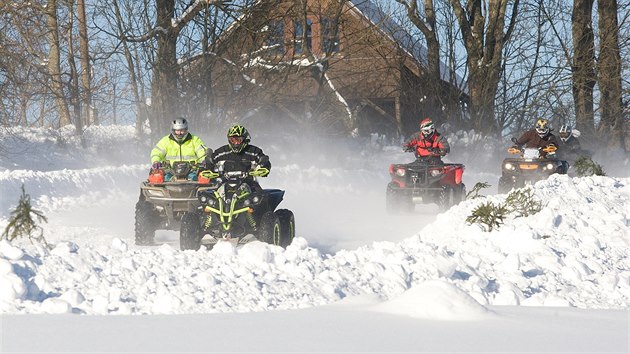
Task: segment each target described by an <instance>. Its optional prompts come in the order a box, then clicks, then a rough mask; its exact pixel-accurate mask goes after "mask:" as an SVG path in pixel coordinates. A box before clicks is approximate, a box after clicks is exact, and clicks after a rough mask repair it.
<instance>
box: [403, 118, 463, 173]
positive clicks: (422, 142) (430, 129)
mask: <svg viewBox="0 0 630 354" xmlns="http://www.w3.org/2000/svg"><path fill="white" fill-rule="evenodd" d="M403 147H404V150H405V151H409V152H411V151H413V152H414V153H415V155H416V158H417V159H418V160H419V161H422V162H426V163H428V164H441V163H442V159H441V157H442V156H446V154H448V153H449V152H450V151H451V147H450V146H449V145H448V141H446V138H445V137H443V136H442V135H440V133H438V132H437V130H435V125H434V124H433V121H432V120H431V119H429V118H425V119H423V120H422V122H420V131H419V132H417V133H414V134H413V135H412V136H411V138H410V139H409V141H407V142H406V143H405V144H404V145H403Z"/></svg>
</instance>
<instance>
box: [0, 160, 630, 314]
mask: <svg viewBox="0 0 630 354" xmlns="http://www.w3.org/2000/svg"><path fill="white" fill-rule="evenodd" d="M130 171H137V169H134V168H131V169H130ZM130 173H132V172H130ZM133 173H135V172H133ZM533 191H534V193H535V195H536V197H537V198H539V199H540V200H541V201H542V202H543V203H544V205H545V206H544V207H543V209H542V211H540V212H539V213H537V214H535V215H532V216H529V217H522V218H513V219H508V220H506V222H505V224H504V225H503V226H501V227H500V228H499V229H498V230H496V231H492V232H484V231H482V230H481V229H480V228H479V226H478V225H469V224H467V223H466V222H465V219H466V216H467V215H469V214H470V212H471V210H472V209H473V208H474V207H475V206H477V205H479V204H480V203H482V202H484V201H487V200H492V201H496V202H499V201H502V200H503V199H505V197H506V196H505V195H494V196H488V197H482V198H476V199H472V200H467V201H465V202H462V203H460V204H459V205H457V206H455V207H453V208H451V209H450V210H449V211H447V212H445V213H443V214H439V215H438V216H437V218H436V220H435V222H433V223H431V224H430V225H428V226H427V227H425V228H424V229H422V230H421V231H420V232H419V233H418V234H417V235H415V236H413V237H410V238H408V239H405V240H404V241H403V242H399V243H392V242H376V243H374V244H372V245H369V246H364V247H361V248H358V249H355V250H342V251H340V252H337V253H335V254H322V253H320V251H318V250H317V249H315V248H312V247H309V245H308V241H307V240H306V239H303V238H296V239H295V240H294V242H293V244H292V245H291V246H289V247H288V248H287V249H286V250H283V249H281V248H279V247H275V246H270V245H267V244H263V243H260V242H254V243H250V244H247V245H245V246H243V247H241V248H238V249H235V248H234V247H233V246H231V245H230V244H220V245H218V246H217V247H215V248H214V249H213V250H211V251H207V250H200V251H197V252H193V251H184V252H182V251H179V250H178V249H174V248H173V247H171V246H169V245H162V246H159V247H153V248H151V247H147V248H140V249H137V248H132V247H129V246H128V245H127V243H126V241H125V240H122V239H119V238H113V239H112V240H111V244H110V245H109V246H108V247H94V246H91V245H81V246H79V245H78V244H77V243H74V242H70V241H67V242H59V243H57V244H56V246H55V248H54V249H53V250H51V251H48V250H46V249H43V248H42V247H37V246H31V245H26V244H25V245H23V246H22V247H19V248H18V247H16V246H12V245H10V244H8V243H7V242H1V243H0V311H1V312H2V313H80V314H157V313H211V312H249V311H264V310H272V309H296V308H304V307H312V306H318V305H323V304H328V303H333V302H337V301H339V300H342V299H349V298H351V297H354V296H365V295H370V294H375V295H376V296H378V297H379V298H380V299H381V300H382V301H398V302H399V303H410V304H414V305H413V306H415V309H414V310H413V311H410V315H413V316H419V317H423V316H425V317H429V318H453V317H458V316H460V317H462V316H463V317H464V318H466V317H467V316H472V317H474V316H482V315H487V313H488V312H487V311H485V310H484V309H483V307H485V306H487V305H523V306H573V307H579V308H586V309H595V308H597V309H623V308H626V307H627V306H628V305H630V298H629V297H630V285H629V279H630V257H629V253H630V208H629V206H630V179H628V178H611V177H584V178H573V179H571V178H569V177H567V176H556V175H554V176H552V177H551V178H550V179H549V180H546V181H541V182H538V183H537V184H536V185H535V186H534V187H533ZM435 282H438V283H435ZM436 284H437V285H436ZM419 289H420V290H419ZM414 293H415V295H414ZM436 294H437V295H436ZM440 294H441V295H440ZM445 297H453V299H452V303H451V304H449V303H448V301H445V300H444V298H445ZM413 298H420V299H423V300H422V301H412V300H411V299H413ZM454 305H458V306H454ZM419 307H422V308H419ZM432 307H433V308H434V309H433V310H431V308H432ZM436 307H437V308H442V309H444V311H441V312H440V311H438V313H437V314H436V312H435V308H436ZM387 308H388V307H387V305H386V303H384V304H383V305H382V306H380V307H379V306H375V308H374V310H375V311H387ZM394 308H399V306H394ZM458 308H461V310H457V309H458ZM449 309H450V310H449ZM453 313H454V314H455V315H453Z"/></svg>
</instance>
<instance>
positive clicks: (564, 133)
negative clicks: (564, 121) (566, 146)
mask: <svg viewBox="0 0 630 354" xmlns="http://www.w3.org/2000/svg"><path fill="white" fill-rule="evenodd" d="M572 132H573V129H571V126H570V125H563V126H561V127H560V130H559V131H558V135H559V136H560V140H562V141H563V142H565V143H566V142H567V140H569V139H570V138H571V133H572Z"/></svg>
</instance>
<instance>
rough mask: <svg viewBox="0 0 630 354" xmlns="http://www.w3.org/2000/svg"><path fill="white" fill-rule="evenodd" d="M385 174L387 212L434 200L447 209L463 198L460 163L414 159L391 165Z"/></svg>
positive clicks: (405, 209) (443, 208)
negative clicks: (387, 178)
mask: <svg viewBox="0 0 630 354" xmlns="http://www.w3.org/2000/svg"><path fill="white" fill-rule="evenodd" d="M389 174H390V175H391V177H392V180H391V182H389V184H388V185H387V191H386V195H385V206H386V209H387V212H388V213H399V212H410V211H413V210H414V208H415V205H416V204H418V203H435V204H437V205H438V206H439V207H440V209H441V210H447V209H449V208H450V207H451V206H453V205H455V204H457V203H459V202H460V201H463V200H465V199H466V186H465V185H464V183H462V175H463V174H464V165H463V164H460V163H444V164H427V163H426V162H424V161H420V160H416V161H414V162H412V163H408V164H391V165H390V166H389Z"/></svg>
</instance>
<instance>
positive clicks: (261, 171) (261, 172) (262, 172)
mask: <svg viewBox="0 0 630 354" xmlns="http://www.w3.org/2000/svg"><path fill="white" fill-rule="evenodd" d="M251 175H252V176H255V177H267V176H268V175H269V169H268V168H264V167H257V168H256V169H255V170H254V171H253V172H252V173H251Z"/></svg>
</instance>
